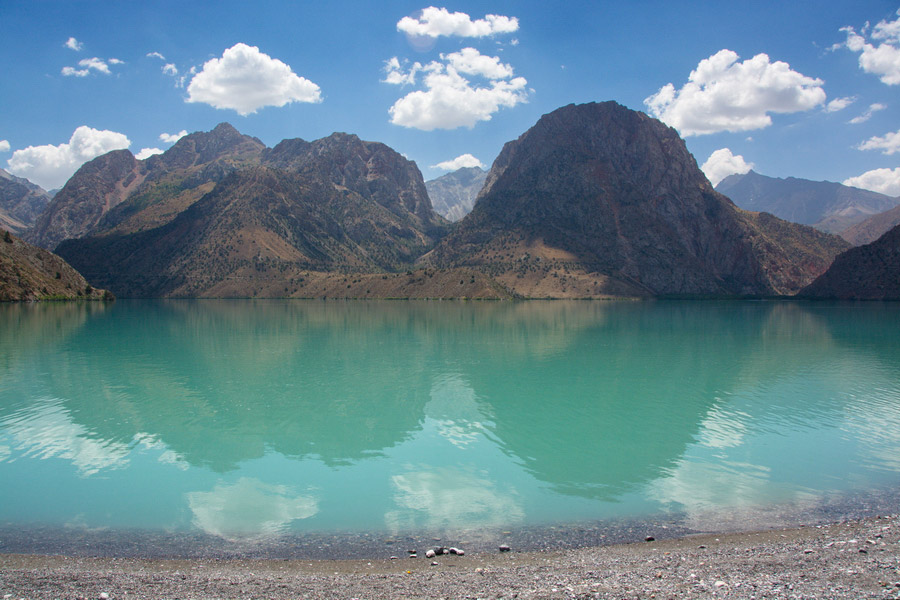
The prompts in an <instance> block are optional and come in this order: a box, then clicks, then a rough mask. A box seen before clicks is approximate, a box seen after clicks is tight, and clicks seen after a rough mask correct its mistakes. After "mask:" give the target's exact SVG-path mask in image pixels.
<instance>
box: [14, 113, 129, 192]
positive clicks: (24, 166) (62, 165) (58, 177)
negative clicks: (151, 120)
mask: <svg viewBox="0 0 900 600" xmlns="http://www.w3.org/2000/svg"><path fill="white" fill-rule="evenodd" d="M130 145H131V141H130V140H129V139H128V138H127V137H126V136H125V135H124V134H122V133H117V132H115V131H109V130H98V129H93V128H92V127H88V126H86V125H82V126H81V127H79V128H78V129H76V130H75V132H74V133H72V137H71V138H70V139H69V142H68V143H66V144H59V145H58V146H52V145H49V144H48V145H44V146H28V147H27V148H24V149H22V150H16V151H15V152H13V155H12V158H10V159H9V160H8V161H7V165H9V168H8V169H7V170H8V171H9V172H10V173H12V174H13V175H18V176H19V177H25V178H26V179H28V180H30V181H32V182H34V183H36V184H38V185H39V186H41V187H42V188H44V189H45V190H52V189H55V188H59V187H62V186H63V184H65V183H66V181H67V180H68V179H69V177H71V176H72V174H73V173H75V171H77V170H78V168H79V167H80V166H81V165H83V164H84V163H86V162H87V161H89V160H91V159H93V158H96V157H98V156H100V155H101V154H106V153H107V152H110V151H112V150H120V149H122V148H128V147H129V146H130Z"/></svg>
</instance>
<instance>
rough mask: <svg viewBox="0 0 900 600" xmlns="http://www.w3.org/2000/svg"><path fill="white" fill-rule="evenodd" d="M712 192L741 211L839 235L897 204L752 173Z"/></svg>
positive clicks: (832, 186) (834, 186)
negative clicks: (766, 214) (729, 201)
mask: <svg viewBox="0 0 900 600" xmlns="http://www.w3.org/2000/svg"><path fill="white" fill-rule="evenodd" d="M716 191H717V192H720V193H722V194H725V195H726V196H728V197H729V198H730V199H731V200H732V201H733V202H734V203H735V204H737V205H738V206H740V207H741V208H743V209H745V210H751V211H759V212H768V213H772V214H773V215H775V216H776V217H779V218H781V219H785V220H786V221H791V222H793V223H801V224H803V225H812V226H813V227H815V228H816V229H819V230H822V231H827V232H829V233H840V232H841V231H843V230H844V229H846V228H848V227H850V226H852V225H855V224H856V223H859V222H861V221H864V220H865V219H867V218H869V217H870V216H872V215H874V214H877V213H880V212H883V211H885V210H888V209H890V208H893V207H895V206H897V205H898V204H900V200H898V199H897V198H891V197H890V196H885V195H884V194H879V193H877V192H872V191H869V190H862V189H859V188H854V187H849V186H846V185H842V184H840V183H833V182H830V181H810V180H808V179H797V178H795V177H788V178H787V179H778V178H775V177H766V176H765V175H760V174H759V173H757V172H755V171H750V172H749V173H746V174H738V175H730V176H728V177H726V178H725V179H723V180H722V181H720V182H719V185H717V186H716Z"/></svg>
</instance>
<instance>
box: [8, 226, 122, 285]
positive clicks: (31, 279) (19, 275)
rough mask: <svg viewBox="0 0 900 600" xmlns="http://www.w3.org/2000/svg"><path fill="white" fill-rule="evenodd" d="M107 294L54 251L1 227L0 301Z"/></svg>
mask: <svg viewBox="0 0 900 600" xmlns="http://www.w3.org/2000/svg"><path fill="white" fill-rule="evenodd" d="M106 298H108V294H107V293H106V291H105V290H102V289H95V288H94V287H92V286H91V285H90V284H88V282H87V281H86V280H85V278H84V277H82V276H81V274H80V273H78V272H77V271H76V270H75V269H73V268H72V267H71V266H70V265H69V264H68V263H67V262H66V261H65V260H63V259H62V258H60V257H59V256H57V255H56V254H53V253H51V252H48V251H47V250H44V249H43V248H39V247H38V246H33V245H31V244H29V243H27V242H25V241H23V240H21V239H19V238H18V237H16V236H14V235H12V234H10V233H9V232H7V231H0V302H10V301H19V300H101V299H106ZM109 299H111V298H109Z"/></svg>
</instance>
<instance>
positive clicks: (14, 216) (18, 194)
mask: <svg viewBox="0 0 900 600" xmlns="http://www.w3.org/2000/svg"><path fill="white" fill-rule="evenodd" d="M50 198H51V194H50V193H49V192H47V191H45V190H43V189H41V188H40V187H39V186H37V185H35V184H33V183H31V182H30V181H28V180H27V179H22V178H21V177H16V176H15V175H10V174H9V173H7V172H6V171H4V170H3V169H0V227H2V228H3V229H5V230H7V231H11V232H12V233H22V232H24V231H26V230H27V229H28V228H30V227H32V226H33V225H34V223H35V221H36V220H37V218H38V216H39V215H40V214H41V213H42V212H43V211H44V210H45V209H46V208H47V205H48V204H50Z"/></svg>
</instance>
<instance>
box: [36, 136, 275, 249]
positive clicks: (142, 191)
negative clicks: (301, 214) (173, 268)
mask: <svg viewBox="0 0 900 600" xmlns="http://www.w3.org/2000/svg"><path fill="white" fill-rule="evenodd" d="M264 148H265V145H264V144H263V143H262V142H260V141H259V140H258V139H256V138H252V137H250V136H245V135H241V134H240V133H238V131H237V130H236V129H234V127H232V126H231V125H229V124H227V123H223V124H221V125H219V126H217V127H216V128H215V129H213V130H212V131H210V132H198V133H192V134H190V135H187V136H184V137H183V138H181V139H180V140H178V142H176V143H175V145H174V146H172V147H171V148H169V150H167V151H166V152H164V153H163V154H158V155H154V156H151V157H150V158H147V159H146V160H137V159H136V158H135V157H134V155H133V154H132V153H131V152H130V151H128V150H114V151H112V152H109V153H107V154H104V155H102V156H98V157H97V158H95V159H93V160H92V161H90V162H88V163H86V164H84V165H82V167H81V168H80V169H78V171H76V172H75V174H74V175H73V176H72V177H71V178H70V179H69V181H67V182H66V184H65V186H63V188H62V189H61V190H60V191H59V192H58V193H57V194H56V195H55V196H54V197H53V201H52V202H51V203H50V206H49V207H48V208H47V210H46V211H45V212H44V214H43V215H41V217H40V218H39V219H38V221H37V223H36V224H35V226H34V229H33V230H32V231H30V232H29V233H28V235H27V236H26V237H27V239H28V241H30V242H31V243H33V244H37V245H39V246H42V247H44V248H47V249H49V250H52V249H54V248H56V246H57V245H58V244H59V243H60V242H61V241H63V240H66V239H72V238H80V237H84V236H87V235H90V234H93V233H94V232H95V231H98V230H101V229H109V228H111V227H113V226H116V225H120V224H122V223H123V222H125V221H128V220H129V219H133V218H134V217H135V214H136V213H138V212H141V211H142V210H144V209H147V208H148V207H149V206H150V205H153V208H152V210H150V211H149V212H147V213H146V214H143V215H142V218H138V219H135V220H133V221H132V222H131V223H128V224H126V225H124V226H123V227H124V228H125V229H126V230H139V229H142V228H146V227H147V226H151V225H158V224H159V223H160V222H162V221H165V220H166V219H171V218H173V217H174V215H175V214H177V213H178V212H180V211H181V210H183V209H184V208H185V207H186V206H188V205H190V204H191V203H192V202H193V201H196V200H197V199H198V198H199V197H200V196H201V195H202V194H203V193H205V192H207V191H209V190H210V189H211V187H212V184H214V183H215V182H217V181H220V180H221V179H222V178H224V177H225V176H226V175H227V174H228V173H230V172H231V171H233V170H235V169H237V168H240V167H242V166H244V165H247V164H255V161H258V158H259V155H260V154H261V153H262V150H263V149H264ZM126 199H128V200H129V203H128V206H120V205H122V204H123V203H124V202H125V200H126Z"/></svg>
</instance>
